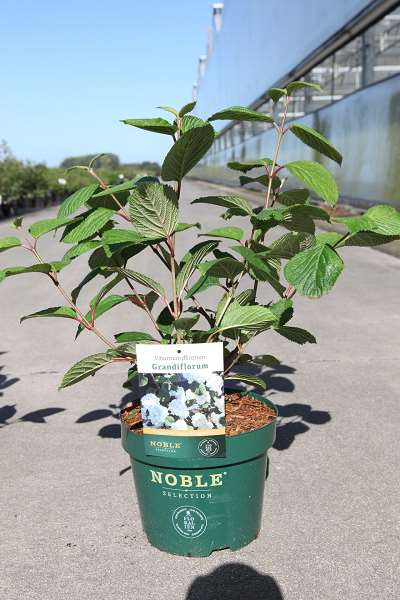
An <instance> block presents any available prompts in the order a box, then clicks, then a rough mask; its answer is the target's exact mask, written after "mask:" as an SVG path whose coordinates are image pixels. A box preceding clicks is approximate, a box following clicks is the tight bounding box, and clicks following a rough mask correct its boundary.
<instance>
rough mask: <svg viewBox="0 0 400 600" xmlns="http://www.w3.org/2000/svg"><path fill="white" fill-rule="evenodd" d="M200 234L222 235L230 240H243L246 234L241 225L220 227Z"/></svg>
mask: <svg viewBox="0 0 400 600" xmlns="http://www.w3.org/2000/svg"><path fill="white" fill-rule="evenodd" d="M199 236H211V237H222V238H226V239H228V240H237V241H239V240H241V239H243V236H244V231H243V229H240V227H219V228H217V229H212V230H211V231H208V232H207V233H200V234H199Z"/></svg>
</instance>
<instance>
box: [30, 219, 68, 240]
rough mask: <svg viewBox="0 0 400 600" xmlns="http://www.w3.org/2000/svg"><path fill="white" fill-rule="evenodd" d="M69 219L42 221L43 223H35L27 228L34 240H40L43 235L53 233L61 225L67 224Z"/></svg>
mask: <svg viewBox="0 0 400 600" xmlns="http://www.w3.org/2000/svg"><path fill="white" fill-rule="evenodd" d="M69 221H70V219H69V217H61V218H57V219H44V220H43V221H36V223H33V224H32V225H31V226H30V227H29V233H30V234H31V236H32V237H34V238H36V239H37V238H40V237H41V236H42V235H44V234H45V233H49V232H50V231H54V230H55V229H58V228H59V227H62V226H63V225H66V224H67V223H69Z"/></svg>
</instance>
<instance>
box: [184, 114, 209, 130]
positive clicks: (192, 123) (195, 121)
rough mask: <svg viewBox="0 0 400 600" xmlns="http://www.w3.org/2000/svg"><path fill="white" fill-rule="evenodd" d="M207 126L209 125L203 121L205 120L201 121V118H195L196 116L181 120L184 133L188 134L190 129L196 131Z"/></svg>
mask: <svg viewBox="0 0 400 600" xmlns="http://www.w3.org/2000/svg"><path fill="white" fill-rule="evenodd" d="M205 125H207V122H206V121H203V119H199V117H195V116H194V115H186V116H185V117H183V118H182V119H181V131H182V133H186V132H187V131H189V129H194V128H195V127H204V126H205Z"/></svg>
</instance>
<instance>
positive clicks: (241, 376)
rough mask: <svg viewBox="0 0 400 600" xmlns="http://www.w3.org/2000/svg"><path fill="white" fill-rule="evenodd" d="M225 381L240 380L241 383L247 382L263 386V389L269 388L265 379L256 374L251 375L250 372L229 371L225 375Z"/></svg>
mask: <svg viewBox="0 0 400 600" xmlns="http://www.w3.org/2000/svg"><path fill="white" fill-rule="evenodd" d="M224 379H225V381H238V382H239V383H247V384H249V385H254V386H258V387H260V388H262V389H263V390H266V389H267V385H266V383H265V381H264V380H263V379H261V378H260V377H257V376H256V375H250V374H249V373H229V375H226V376H225V377H224Z"/></svg>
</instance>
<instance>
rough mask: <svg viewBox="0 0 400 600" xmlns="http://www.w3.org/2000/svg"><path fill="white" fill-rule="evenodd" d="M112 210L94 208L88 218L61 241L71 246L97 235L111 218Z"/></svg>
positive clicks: (113, 212)
mask: <svg viewBox="0 0 400 600" xmlns="http://www.w3.org/2000/svg"><path fill="white" fill-rule="evenodd" d="M114 214H115V211H114V210H111V209H110V208H96V209H94V210H93V211H92V212H90V213H89V214H88V216H87V217H86V218H85V219H83V221H80V222H79V223H78V224H77V225H76V226H75V227H74V228H73V229H71V230H70V231H69V232H68V233H67V235H66V236H65V237H63V241H64V242H66V243H68V244H71V243H76V242H81V241H82V240H85V239H87V238H89V237H91V236H92V235H94V234H96V233H98V232H99V231H100V229H101V228H102V227H104V225H105V224H106V223H108V221H109V220H110V219H111V218H112V217H113V215H114Z"/></svg>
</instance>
